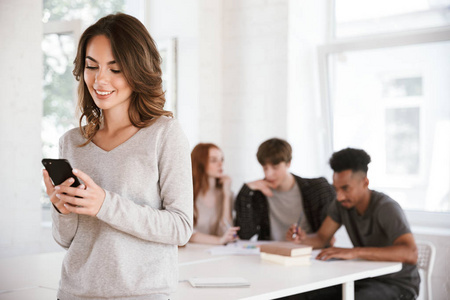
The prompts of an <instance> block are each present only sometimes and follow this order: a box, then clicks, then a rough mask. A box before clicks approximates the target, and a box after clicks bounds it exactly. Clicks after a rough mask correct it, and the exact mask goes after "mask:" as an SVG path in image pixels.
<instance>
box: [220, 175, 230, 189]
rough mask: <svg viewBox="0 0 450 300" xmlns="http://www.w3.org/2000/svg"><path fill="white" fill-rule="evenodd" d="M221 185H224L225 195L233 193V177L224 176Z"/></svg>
mask: <svg viewBox="0 0 450 300" xmlns="http://www.w3.org/2000/svg"><path fill="white" fill-rule="evenodd" d="M219 183H220V184H221V185H222V189H223V191H224V193H231V177H230V176H228V175H222V176H221V177H220V178H219Z"/></svg>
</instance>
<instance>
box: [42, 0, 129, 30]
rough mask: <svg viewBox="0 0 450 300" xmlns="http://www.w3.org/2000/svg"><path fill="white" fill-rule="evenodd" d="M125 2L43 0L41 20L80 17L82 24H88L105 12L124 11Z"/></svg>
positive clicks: (68, 19)
mask: <svg viewBox="0 0 450 300" xmlns="http://www.w3.org/2000/svg"><path fill="white" fill-rule="evenodd" d="M125 2H126V1H125V0H95V1H92V0H75V1H50V0H44V9H43V17H42V20H43V22H44V23H47V22H52V21H71V20H75V19H81V20H82V23H83V25H84V26H88V25H90V24H92V23H94V22H95V21H96V20H98V19H99V18H101V17H103V16H105V15H107V14H110V13H115V12H118V11H122V12H125V11H126V10H125ZM134 2H136V1H134Z"/></svg>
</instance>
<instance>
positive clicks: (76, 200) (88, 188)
mask: <svg viewBox="0 0 450 300" xmlns="http://www.w3.org/2000/svg"><path fill="white" fill-rule="evenodd" d="M73 174H74V175H76V176H77V177H78V178H80V179H81V180H82V181H83V182H84V184H85V185H84V186H83V189H81V188H73V187H70V186H67V185H59V186H56V187H55V190H56V197H58V198H59V199H60V201H61V202H63V204H64V206H63V207H64V208H65V209H66V210H67V211H69V212H72V213H76V214H80V215H88V216H96V215H97V213H98V212H99V210H100V208H101V207H102V205H103V201H104V200H105V196H106V193H105V191H104V190H103V189H102V188H101V187H99V186H98V185H97V184H96V183H95V182H94V181H93V180H92V179H91V177H89V176H88V175H86V174H85V173H83V172H81V171H80V170H77V169H74V170H73ZM75 196H76V197H75Z"/></svg>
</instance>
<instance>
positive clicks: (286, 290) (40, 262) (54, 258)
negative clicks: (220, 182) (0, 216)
mask: <svg viewBox="0 0 450 300" xmlns="http://www.w3.org/2000/svg"><path fill="white" fill-rule="evenodd" d="M210 247H211V246H207V245H196V244H188V245H187V246H186V247H182V248H180V251H179V267H180V269H179V271H180V283H179V285H178V291H177V292H176V293H175V294H174V295H172V297H171V299H172V300H190V299H192V300H194V299H195V300H201V299H217V300H220V299H227V300H228V299H258V300H259V299H273V298H277V297H283V296H287V295H293V294H298V293H302V292H306V291H310V290H315V289H320V288H323V287H327V286H332V285H337V284H343V286H344V289H343V299H346V300H351V299H353V298H354V292H353V290H354V288H353V283H354V281H355V280H359V279H364V278H369V277H375V276H380V275H385V274H389V273H393V272H397V271H399V270H400V269H401V263H396V262H368V261H330V262H321V261H316V260H313V261H312V264H311V265H310V266H291V267H285V266H281V265H277V264H273V263H269V262H265V261H261V260H260V258H259V256H211V255H210V254H209V253H207V252H206V249H208V248H210ZM64 254H65V253H64V252H58V253H45V254H38V255H29V256H23V257H14V258H8V259H0V300H9V299H15V300H20V299H34V300H41V299H42V300H47V299H56V291H57V288H58V282H59V276H60V272H61V264H62V260H63V257H64ZM211 276H218V277H244V278H245V279H247V280H248V281H250V283H251V286H250V287H249V288H193V287H191V286H190V284H189V283H188V282H186V281H185V280H187V279H189V278H191V277H211Z"/></svg>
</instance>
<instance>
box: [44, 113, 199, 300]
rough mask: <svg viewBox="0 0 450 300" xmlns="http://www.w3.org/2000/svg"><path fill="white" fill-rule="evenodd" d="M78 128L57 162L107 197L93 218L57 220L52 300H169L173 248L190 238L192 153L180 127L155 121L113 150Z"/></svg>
mask: <svg viewBox="0 0 450 300" xmlns="http://www.w3.org/2000/svg"><path fill="white" fill-rule="evenodd" d="M84 141H85V139H84V138H83V137H82V136H81V134H80V132H79V129H78V128H75V129H72V130H70V131H68V132H67V133H66V134H65V135H63V136H62V137H61V139H60V157H61V158H66V159H68V160H69V162H70V163H71V165H72V167H73V168H77V169H80V170H81V171H83V172H85V173H86V174H88V175H89V176H90V177H91V178H92V179H93V180H94V181H95V183H96V184H98V185H99V186H101V187H102V188H103V189H104V190H105V192H106V197H105V200H104V203H103V205H102V207H101V208H100V211H99V212H98V214H97V216H96V217H90V216H85V215H77V214H73V213H71V214H68V215H63V214H59V213H58V212H57V211H56V210H55V209H54V208H53V211H52V218H53V236H54V238H55V240H56V242H57V243H58V244H60V245H61V246H62V247H64V248H66V249H67V253H66V256H65V258H64V261H63V265H62V271H61V282H60V287H59V291H58V298H60V299H63V300H70V299H86V298H89V299H111V298H114V299H168V295H169V294H170V293H171V292H173V291H174V289H175V288H176V286H177V284H178V262H177V260H178V259H177V256H178V247H177V246H178V245H183V244H185V243H187V241H188V240H189V238H190V236H191V234H192V226H193V221H192V216H193V202H192V198H193V194H192V175H191V174H192V173H191V162H190V149H189V145H188V141H187V138H186V136H185V135H184V133H183V132H182V130H181V127H180V126H179V124H178V122H177V121H176V120H174V119H170V118H167V117H160V118H159V119H158V120H157V121H156V122H155V123H154V124H152V125H151V126H149V127H146V128H143V129H141V130H139V131H138V132H137V133H136V134H135V135H134V136H132V137H131V138H130V139H129V140H127V141H126V142H124V143H123V144H121V145H119V146H118V147H116V148H114V149H113V150H111V151H104V150H102V149H101V148H99V147H97V146H96V145H95V144H93V143H89V144H88V145H86V146H84V147H78V145H80V144H82V143H83V142H84Z"/></svg>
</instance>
